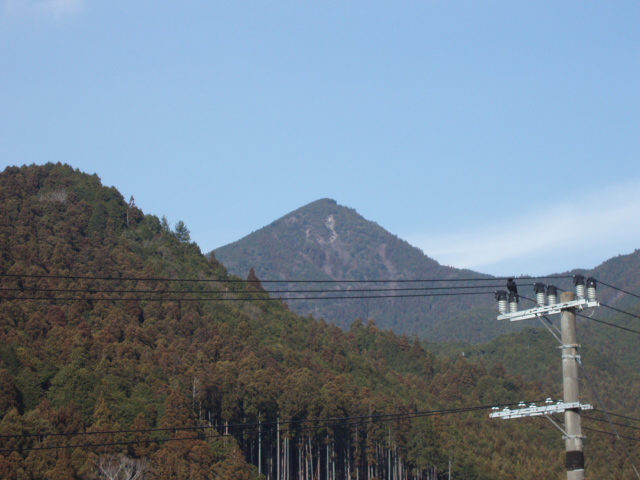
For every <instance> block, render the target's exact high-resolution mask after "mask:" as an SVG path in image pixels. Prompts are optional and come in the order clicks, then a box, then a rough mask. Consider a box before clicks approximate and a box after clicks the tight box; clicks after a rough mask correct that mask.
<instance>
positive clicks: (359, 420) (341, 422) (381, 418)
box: [0, 402, 519, 453]
mask: <svg viewBox="0 0 640 480" xmlns="http://www.w3.org/2000/svg"><path fill="white" fill-rule="evenodd" d="M517 403H519V402H514V403H507V404H499V405H481V406H475V407H460V408H453V409H443V410H427V411H422V412H405V413H401V414H382V415H378V416H371V415H366V416H350V417H342V418H334V419H331V420H332V423H324V424H321V425H313V426H306V427H299V428H289V429H280V428H279V426H280V425H283V424H293V423H314V422H318V421H323V420H318V419H309V420H299V421H288V422H265V423H262V424H260V423H254V424H238V425H218V426H198V427H183V428H180V427H178V428H163V429H141V430H113V431H102V432H67V433H58V434H47V433H40V434H23V435H3V436H0V438H7V439H21V438H22V439H26V438H33V437H39V438H42V437H44V438H46V437H49V436H81V435H116V434H125V433H152V432H156V431H188V430H196V431H200V430H206V429H215V428H220V427H224V428H225V429H233V428H239V427H245V426H253V427H256V426H258V427H260V428H262V427H264V426H269V425H270V426H273V425H275V426H276V427H277V429H276V430H274V429H271V430H262V429H260V430H257V431H250V432H239V433H238V432H236V433H228V434H223V433H218V432H216V435H208V436H207V435H199V436H196V437H178V438H172V437H169V438H161V439H152V438H149V439H145V440H133V441H122V442H109V443H99V444H75V445H51V446H43V447H21V448H13V449H0V453H9V452H21V451H29V450H56V449H64V448H91V447H104V446H115V445H134V444H140V443H161V442H170V441H186V440H203V439H206V438H220V437H237V436H249V435H264V434H269V433H276V432H280V433H287V432H300V431H304V430H317V429H322V428H331V427H345V426H353V425H366V424H369V423H377V422H388V421H394V420H405V419H411V418H421V417H427V416H439V415H450V414H456V413H468V412H475V411H481V410H488V409H495V408H501V407H508V406H511V405H516V404H517ZM372 417H375V418H372ZM366 419H371V420H366ZM350 420H356V421H355V422H350Z"/></svg>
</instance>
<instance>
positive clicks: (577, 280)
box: [573, 275, 584, 285]
mask: <svg viewBox="0 0 640 480" xmlns="http://www.w3.org/2000/svg"><path fill="white" fill-rule="evenodd" d="M573 284H574V285H584V277H583V276H582V275H574V276H573Z"/></svg>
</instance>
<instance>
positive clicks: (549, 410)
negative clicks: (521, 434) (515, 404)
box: [490, 401, 593, 420]
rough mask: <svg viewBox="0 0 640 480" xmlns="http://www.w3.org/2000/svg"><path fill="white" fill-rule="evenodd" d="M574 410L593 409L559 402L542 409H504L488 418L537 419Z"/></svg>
mask: <svg viewBox="0 0 640 480" xmlns="http://www.w3.org/2000/svg"><path fill="white" fill-rule="evenodd" d="M575 409H580V410H591V409H593V405H590V404H588V403H580V402H571V403H564V402H562V401H560V402H558V403H555V404H552V405H544V406H542V407H539V406H537V405H533V404H532V405H530V406H528V407H523V408H516V409H514V410H511V409H510V408H509V407H505V408H504V409H502V410H500V411H499V412H493V413H492V414H491V415H490V418H502V419H503V420H508V419H510V418H522V417H537V416H541V415H551V414H553V413H564V412H565V411H566V410H575Z"/></svg>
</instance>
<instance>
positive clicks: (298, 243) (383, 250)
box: [213, 199, 640, 342]
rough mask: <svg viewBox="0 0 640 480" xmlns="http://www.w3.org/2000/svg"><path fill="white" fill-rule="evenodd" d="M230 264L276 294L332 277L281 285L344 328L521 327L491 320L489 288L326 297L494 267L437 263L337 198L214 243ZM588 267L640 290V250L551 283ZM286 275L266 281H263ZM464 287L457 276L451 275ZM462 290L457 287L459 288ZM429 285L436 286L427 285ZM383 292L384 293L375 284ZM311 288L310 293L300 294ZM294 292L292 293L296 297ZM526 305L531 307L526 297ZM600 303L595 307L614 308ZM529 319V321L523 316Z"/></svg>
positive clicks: (429, 331)
mask: <svg viewBox="0 0 640 480" xmlns="http://www.w3.org/2000/svg"><path fill="white" fill-rule="evenodd" d="M213 253H214V254H215V257H216V258H217V259H219V260H220V261H221V262H222V263H224V265H225V266H226V267H227V268H228V269H229V271H230V272H232V273H234V274H236V275H238V276H242V277H244V276H246V275H247V273H248V272H249V271H250V269H252V268H253V269H254V271H255V274H256V275H257V276H258V277H259V278H260V279H262V280H264V281H266V282H265V288H266V289H267V290H270V291H272V292H274V293H273V295H275V296H278V295H279V294H278V293H277V292H279V291H285V292H289V291H296V290H301V289H303V288H306V289H309V288H310V287H309V284H306V285H305V286H304V287H301V286H300V285H298V284H296V283H291V282H287V280H290V279H297V280H315V281H322V280H326V281H327V282H334V283H318V284H315V286H314V288H315V289H316V290H324V291H325V292H323V293H314V292H306V293H297V294H296V293H293V294H291V293H282V294H280V296H282V297H283V298H287V299H289V298H292V300H289V301H288V302H289V305H290V307H291V308H292V309H293V310H295V311H296V312H298V313H299V314H301V315H313V316H315V317H317V318H325V319H326V320H328V321H330V322H333V323H335V324H337V325H339V326H340V327H342V328H348V327H349V325H350V324H351V323H352V322H354V321H355V320H356V319H362V320H369V319H371V320H374V321H375V322H376V324H377V325H378V326H379V327H381V328H385V329H392V330H394V331H395V332H397V333H400V334H416V335H418V336H420V337H421V338H423V339H426V340H429V341H472V342H483V341H488V340H490V339H492V338H495V337H497V336H499V335H501V334H503V333H508V332H513V331H516V330H518V329H520V328H522V327H523V326H522V325H520V324H508V323H505V322H496V320H495V319H496V314H497V312H496V309H497V308H496V302H495V300H494V298H493V295H491V294H487V295H461V296H457V295H453V296H433V297H427V296H416V297H413V298H411V297H409V298H404V297H402V298H386V299H380V298H366V299H355V300H353V299H352V300H336V299H332V301H326V300H324V299H323V298H326V297H336V296H340V295H342V294H341V293H339V292H340V291H345V290H349V291H350V292H351V293H349V295H352V296H358V295H362V296H375V295H376V293H375V292H370V293H367V292H357V291H358V290H362V289H375V288H378V289H384V288H392V289H399V288H416V287H427V286H428V287H434V286H437V287H451V286H456V285H455V284H453V283H447V282H446V280H459V279H491V278H493V277H491V276H490V275H485V274H482V273H478V272H474V271H471V270H461V269H457V268H453V267H448V266H444V265H440V264H439V263H438V262H437V261H435V260H434V259H432V258H430V257H428V256H427V255H425V254H424V253H423V252H422V251H421V250H420V249H418V248H416V247H413V246H411V245H410V244H409V243H407V242H406V241H404V240H402V239H400V238H398V237H397V236H395V235H393V234H391V233H389V232H388V231H386V230H385V229H384V228H382V227H381V226H379V225H378V224H376V223H375V222H371V221H369V220H366V219H365V218H363V217H362V216H361V215H359V214H358V213H357V212H356V211H355V210H354V209H352V208H348V207H344V206H341V205H339V204H337V203H336V202H335V201H334V200H330V199H322V200H318V201H315V202H313V203H310V204H308V205H306V206H304V207H302V208H299V209H297V210H295V211H294V212H291V213H289V214H287V215H285V216H284V217H282V218H280V219H278V220H276V221H274V222H273V223H271V224H270V225H267V226H266V227H264V228H261V229H259V230H257V231H255V232H253V233H251V234H250V235H247V236H246V237H244V238H242V239H240V240H238V241H236V242H233V243H231V244H228V245H225V246H223V247H220V248H217V249H216V250H215V251H214V252H213ZM575 274H582V275H585V276H594V277H596V278H598V279H601V280H602V281H603V282H607V283H609V284H611V285H615V286H618V287H620V288H623V289H629V290H631V291H640V251H638V250H636V251H635V252H633V253H632V254H629V255H621V256H618V257H615V258H612V259H610V260H608V261H606V262H604V263H603V264H602V265H600V266H598V267H596V268H595V269H592V270H589V271H586V270H580V269H578V270H574V271H571V272H565V273H562V274H558V275H557V276H559V277H561V278H557V279H554V280H552V281H550V280H547V281H548V282H552V283H554V284H555V285H556V286H558V287H559V288H561V289H565V290H573V288H574V287H573V283H572V278H571V277H572V276H573V275H575ZM416 279H437V280H440V282H439V283H411V284H405V283H402V281H403V280H416ZM274 280H278V281H283V283H268V282H269V281H274ZM340 280H368V281H371V280H391V281H390V282H388V283H381V284H371V283H357V282H340ZM517 280H518V283H519V285H520V293H521V294H522V295H523V296H525V297H527V296H529V297H530V298H531V297H535V295H534V294H533V292H532V286H533V280H531V279H527V278H526V277H524V278H520V279H517ZM457 286H460V284H457ZM464 286H465V287H472V286H478V287H480V286H483V287H484V288H478V289H467V290H465V291H466V292H473V291H485V292H486V291H489V292H491V291H495V290H499V289H504V288H505V286H504V280H503V279H502V280H496V281H493V282H486V281H485V282H468V283H467V282H465V284H464ZM457 292H461V290H457ZM429 293H430V294H433V293H438V292H437V291H433V290H432V291H430V292H429ZM393 294H394V295H420V292H416V291H411V290H404V291H397V292H393ZM378 295H380V293H378ZM308 297H314V298H318V297H319V298H318V299H315V300H304V298H308ZM296 298H298V299H296ZM599 298H601V299H602V300H603V301H605V302H608V303H610V304H611V305H612V306H614V307H627V306H630V305H633V304H635V303H637V298H635V297H633V296H629V295H625V294H623V293H622V292H620V291H618V290H614V289H611V288H608V287H607V286H605V285H604V284H602V285H600V286H599ZM525 302H526V300H523V301H522V303H521V305H522V308H529V307H532V306H533V304H527V303H525ZM610 314H611V312H610V311H607V310H605V311H604V312H602V313H600V312H599V316H610ZM529 323H531V322H529Z"/></svg>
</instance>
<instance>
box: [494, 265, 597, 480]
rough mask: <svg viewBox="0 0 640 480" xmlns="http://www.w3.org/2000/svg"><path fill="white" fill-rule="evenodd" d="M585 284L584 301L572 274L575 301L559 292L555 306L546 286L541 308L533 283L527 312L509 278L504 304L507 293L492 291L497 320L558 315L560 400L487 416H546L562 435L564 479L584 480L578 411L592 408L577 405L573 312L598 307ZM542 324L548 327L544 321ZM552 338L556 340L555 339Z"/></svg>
mask: <svg viewBox="0 0 640 480" xmlns="http://www.w3.org/2000/svg"><path fill="white" fill-rule="evenodd" d="M586 283H587V298H585V288H584V286H585V280H584V277H583V276H581V275H576V276H575V277H574V284H575V286H576V293H577V297H578V298H577V299H576V294H574V293H573V292H563V293H562V295H561V296H560V303H556V293H557V289H556V288H555V287H554V286H553V285H548V286H547V295H546V297H547V299H548V304H547V305H545V295H544V289H543V288H542V287H543V285H542V284H536V285H535V287H534V288H535V292H536V296H537V299H536V302H537V304H538V306H537V307H535V308H530V309H528V310H518V294H517V289H516V288H515V283H514V282H513V279H510V281H509V283H508V284H507V286H508V287H509V290H510V293H509V299H508V301H507V292H505V291H503V290H501V291H499V292H496V300H498V308H499V310H500V313H501V315H499V316H498V320H510V321H512V322H515V321H519V320H526V319H529V318H539V319H540V320H541V321H542V319H541V318H540V317H545V318H546V316H547V315H554V314H562V317H561V320H560V322H561V331H560V334H561V337H562V340H561V343H562V345H561V346H560V348H561V349H562V389H563V400H562V401H560V402H557V403H556V404H553V401H552V400H551V399H550V398H549V399H547V401H546V405H545V406H537V405H535V404H531V405H529V407H527V406H526V405H525V404H524V403H521V404H520V405H519V407H520V408H517V409H514V410H510V409H509V408H505V409H504V410H502V411H499V412H494V413H492V414H491V418H502V419H510V418H521V417H533V416H540V415H544V416H546V417H547V418H548V419H549V420H550V421H551V422H552V423H553V424H554V425H555V426H556V427H557V428H558V429H559V430H560V431H561V432H562V433H563V434H564V435H563V438H564V440H565V451H566V468H567V480H584V452H583V449H582V439H583V438H584V437H583V436H582V426H581V423H580V412H581V411H582V410H590V409H592V408H593V406H591V405H589V404H581V403H580V398H579V393H580V391H579V384H578V363H579V360H580V356H579V355H578V354H577V349H578V347H579V346H580V345H578V342H577V335H576V309H584V308H593V307H598V306H600V304H599V303H598V302H597V301H596V281H595V279H593V278H589V279H587V282H586ZM507 310H509V311H507ZM542 323H543V324H544V325H545V326H546V327H547V328H549V327H548V325H546V324H545V323H544V322H542ZM551 333H553V332H551ZM554 336H555V334H554ZM556 338H558V337H557V336H556ZM558 340H560V339H558ZM554 413H564V427H565V428H564V429H563V428H562V427H561V426H560V425H558V424H557V423H556V422H555V421H554V419H553V418H552V414H554Z"/></svg>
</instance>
